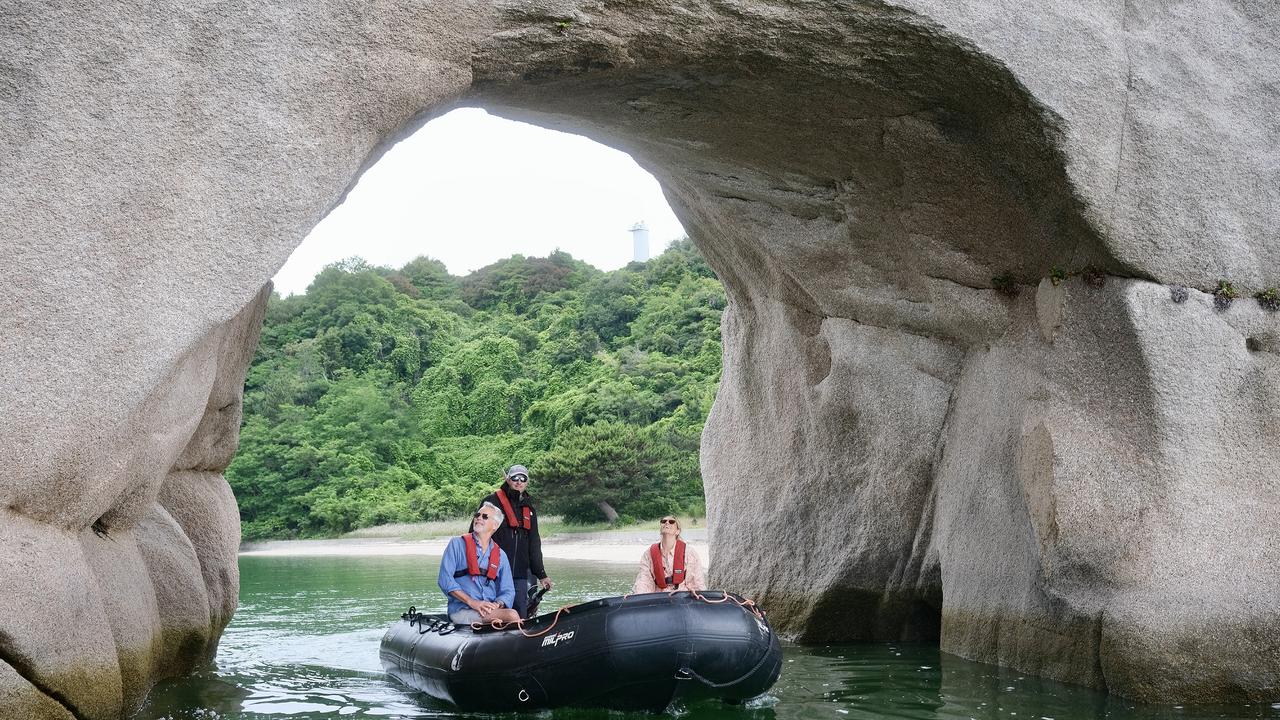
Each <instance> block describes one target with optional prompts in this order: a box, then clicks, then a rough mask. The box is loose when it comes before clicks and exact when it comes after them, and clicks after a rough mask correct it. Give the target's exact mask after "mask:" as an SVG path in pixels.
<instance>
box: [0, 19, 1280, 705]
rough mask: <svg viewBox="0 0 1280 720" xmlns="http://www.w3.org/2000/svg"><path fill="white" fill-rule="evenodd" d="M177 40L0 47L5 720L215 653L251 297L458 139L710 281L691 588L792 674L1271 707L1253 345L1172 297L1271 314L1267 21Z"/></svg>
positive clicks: (455, 24)
mask: <svg viewBox="0 0 1280 720" xmlns="http://www.w3.org/2000/svg"><path fill="white" fill-rule="evenodd" d="M170 10H171V11H169V12H163V13H162V12H158V11H153V12H151V13H148V14H140V11H130V12H134V14H133V15H129V14H128V13H126V15H124V16H122V15H121V14H120V13H121V11H120V10H118V9H113V8H105V7H104V8H89V7H84V8H78V9H77V10H76V11H74V12H70V11H68V12H64V11H62V10H59V9H57V8H52V7H43V6H41V7H37V6H29V7H24V8H21V9H19V10H18V11H17V12H16V13H15V15H14V18H15V19H14V21H13V22H10V23H7V24H6V25H4V26H3V27H0V38H2V39H3V46H4V47H8V48H12V49H13V51H12V52H11V53H10V54H7V55H6V57H4V58H0V111H3V113H4V115H5V117H6V122H5V123H3V124H0V141H2V142H3V145H4V146H5V147H6V148H7V149H8V152H7V153H5V154H4V155H3V156H2V157H0V175H3V176H4V177H5V178H6V182H5V183H4V184H3V185H0V207H3V208H4V210H3V211H2V212H3V217H4V222H3V224H2V225H0V247H2V248H3V249H4V254H5V260H6V269H7V270H8V272H7V274H6V285H7V289H8V290H9V292H7V293H5V296H4V299H3V301H2V302H3V313H0V362H2V363H3V366H4V367H5V368H6V370H7V372H6V373H5V374H4V376H3V380H2V381H0V384H2V386H3V392H2V393H0V398H3V400H2V401H0V402H3V406H0V415H2V416H3V417H4V418H5V423H4V425H3V428H2V429H0V500H3V501H4V502H3V503H0V508H3V509H2V510H0V537H2V538H3V542H2V543H0V547H2V548H4V549H3V550H0V556H3V557H4V558H5V563H4V564H3V565H0V574H2V575H3V582H0V600H2V602H0V606H3V607H6V608H12V609H13V611H11V612H10V613H8V614H7V617H6V618H5V619H4V620H3V621H0V705H3V706H5V707H19V706H21V707H30V708H32V711H33V712H38V713H43V714H45V715H46V716H48V717H68V716H73V717H79V718H110V717H117V716H119V715H121V714H122V713H127V712H128V711H129V710H130V709H131V708H133V707H135V706H136V705H137V703H138V702H140V700H141V698H142V696H143V694H144V693H145V692H146V689H147V688H148V687H149V686H150V684H151V683H152V682H153V681H154V680H155V679H156V678H158V677H161V676H163V675H165V674H168V673H172V672H181V671H183V670H184V669H185V668H187V667H190V665H191V663H193V662H195V661H196V660H197V659H198V658H199V657H201V656H202V655H203V654H204V653H207V652H210V651H211V649H212V647H213V646H214V644H215V643H216V639H217V636H218V634H219V633H220V631H221V628H222V626H223V625H224V624H225V622H226V621H227V620H228V619H229V617H230V613H231V611H232V610H233V609H234V604H235V592H234V589H235V585H236V579H235V554H234V548H235V540H236V537H235V535H236V532H237V531H236V525H235V508H234V500H233V499H232V498H231V497H230V494H229V492H227V491H226V487H225V482H223V481H222V480H221V478H220V475H219V473H220V472H221V470H222V469H223V468H225V466H226V464H227V462H229V460H230V457H231V453H232V452H233V450H234V428H235V427H237V426H238V421H239V409H238V403H239V395H238V388H239V386H240V384H241V383H242V380H243V371H244V367H245V365H246V364H247V362H248V358H249V356H250V353H251V350H252V346H253V344H254V342H255V338H256V327H257V324H258V323H259V322H260V314H261V311H262V305H263V295H262V292H261V290H260V286H261V283H262V282H263V281H265V280H266V278H269V277H270V276H271V275H272V274H273V272H274V270H275V269H276V268H277V267H278V266H279V265H280V264H281V263H282V262H283V260H284V258H285V257H286V256H287V255H288V253H289V251H290V250H291V249H292V247H293V246H294V245H295V244H296V243H298V242H300V241H301V239H302V237H303V236H304V235H305V233H306V232H307V230H308V229H309V228H310V227H311V226H312V225H314V224H315V222H317V221H318V220H319V219H320V217H322V216H323V215H324V213H325V212H327V210H328V209H329V208H330V207H332V206H333V205H335V204H336V203H337V202H339V201H340V199H341V196H342V194H343V192H344V189H345V188H346V187H348V185H349V184H350V183H351V182H352V181H353V177H354V176H355V175H357V174H358V172H359V169H360V168H361V167H362V166H363V165H367V164H368V163H370V162H372V161H373V160H374V159H376V157H377V156H378V155H379V154H380V148H385V147H386V146H387V145H388V144H389V143H390V142H392V141H394V140H395V139H396V138H397V137H398V136H399V135H400V134H401V133H404V132H406V131H407V130H408V129H411V128H412V127H414V126H415V125H416V123H420V122H422V121H424V120H425V119H427V118H428V117H430V116H432V115H433V114H435V113H439V112H443V111H445V110H447V109H448V108H450V107H452V106H455V105H457V104H459V103H463V102H465V103H467V104H479V105H481V106H483V107H486V108H488V109H491V110H493V111H495V112H498V113H499V114H505V115H509V116H513V117H518V118H521V119H527V120H531V121H533V122H536V123H539V124H542V125H546V126H550V127H555V128H561V129H571V130H575V131H578V132H582V133H584V134H588V135H590V136H592V137H595V138H596V139H600V140H602V141H604V142H607V143H609V144H611V145H614V146H616V147H620V148H622V149H624V150H627V151H629V152H631V153H633V155H635V157H636V158H637V159H638V160H639V161H640V162H641V163H642V164H643V165H646V166H647V167H649V169H651V170H653V171H654V172H655V174H657V175H658V177H659V179H660V180H661V181H662V182H663V183H664V187H665V188H666V189H667V191H668V194H669V197H670V199H671V200H672V202H673V205H674V206H675V207H676V209H677V212H678V213H679V214H680V215H681V217H682V219H683V220H684V221H685V224H686V227H690V228H691V229H692V232H693V234H694V238H695V240H696V241H697V242H698V244H699V246H700V247H701V248H702V249H703V250H704V252H705V253H706V254H707V256H708V258H709V259H710V261H711V262H712V264H713V266H714V267H715V268H716V270H717V272H718V273H719V274H720V275H721V278H722V279H723V280H724V281H725V284H726V287H727V289H728V291H729V296H730V307H729V309H728V311H727V313H726V318H725V330H724V333H725V374H724V381H723V383H722V388H721V393H720V396H719V397H718V399H717V402H716V405H715V408H714V409H713V412H712V417H711V419H710V420H709V422H708V427H707V432H706V434H705V436H704V440H703V469H704V475H705V477H706V479H707V487H708V494H709V498H708V500H709V509H710V512H711V518H710V520H711V523H712V528H713V533H714V536H713V542H714V543H715V544H716V551H717V554H718V562H717V573H719V576H720V577H719V578H718V579H719V581H721V582H724V583H726V584H731V585H734V586H737V587H741V588H743V589H744V590H747V591H749V592H753V593H756V594H758V595H759V596H760V598H761V599H762V600H763V601H764V602H765V603H767V604H768V606H770V607H771V608H773V609H774V614H775V617H776V618H777V619H778V620H779V621H780V624H781V625H782V626H784V627H786V628H787V629H788V630H789V631H791V632H793V633H796V634H798V635H800V636H802V637H805V638H810V639H822V638H830V639H862V638H889V637H935V636H936V637H939V638H940V641H941V643H942V646H943V648H944V649H945V650H948V651H951V652H954V653H957V654H960V655H963V656H967V657H971V658H975V659H979V660H986V661H991V662H998V663H1001V664H1005V665H1010V666H1013V667H1017V668H1019V669H1022V670H1025V671H1028V672H1034V673H1040V674H1044V675H1048V676H1051V677H1056V678H1060V679H1066V680H1071V681H1076V682H1082V683H1087V684H1092V685H1095V686H1101V687H1107V688H1110V689H1112V690H1115V691H1118V692H1121V693H1124V694H1127V695H1130V696H1133V697H1139V698H1174V697H1177V698H1180V699H1184V700H1189V701H1196V700H1212V699H1238V698H1249V699H1267V700H1274V699H1276V697H1275V694H1276V690H1275V688H1276V687H1278V686H1280V657H1278V656H1277V653H1276V650H1275V648H1276V646H1277V643H1278V642H1280V638H1278V637H1277V632H1280V631H1278V630H1277V627H1278V626H1280V625H1278V623H1277V618H1278V617H1280V607H1278V606H1277V600H1276V598H1277V597H1280V593H1277V592H1276V591H1277V590H1278V589H1280V588H1277V587H1276V583H1277V580H1276V578H1277V577H1280V573H1277V572H1276V571H1277V569H1280V550H1278V545H1280V543H1277V542H1276V537H1277V535H1276V523H1275V520H1274V517H1275V512H1274V511H1275V510H1276V505H1277V495H1278V494H1280V486H1278V485H1277V483H1278V482H1280V481H1278V480H1277V476H1278V473H1277V470H1278V469H1280V450H1278V448H1280V442H1277V441H1278V440H1280V437H1278V431H1277V427H1280V423H1277V420H1280V414H1278V413H1280V410H1277V408H1278V407H1280V403H1278V402H1277V401H1278V400H1280V397H1277V395H1278V394H1280V393H1278V391H1277V390H1276V388H1277V387H1280V385H1278V384H1277V382H1276V381H1277V379H1280V359H1277V357H1276V355H1275V353H1272V352H1267V351H1266V348H1268V347H1272V346H1274V345H1275V343H1274V342H1261V341H1258V338H1272V339H1274V337H1275V336H1277V335H1280V329H1278V326H1277V320H1276V316H1275V315H1273V314H1269V313H1266V312H1264V311H1263V310H1262V309H1260V308H1258V307H1257V306H1256V305H1254V304H1252V303H1251V302H1247V301H1243V300H1242V301H1238V302H1237V303H1236V305H1235V306H1233V307H1232V308H1231V309H1230V310H1229V311H1227V312H1217V311H1215V310H1213V308H1212V303H1211V302H1210V298H1209V296H1208V295H1206V294H1204V293H1201V292H1196V291H1192V292H1191V293H1190V294H1189V295H1190V300H1189V301H1187V302H1182V303H1177V302H1174V301H1173V300H1172V299H1171V298H1170V294H1169V291H1168V289H1167V288H1165V287H1164V286H1163V285H1161V283H1181V284H1187V285H1191V286H1193V287H1200V288H1203V289H1207V288H1210V287H1212V285H1213V284H1214V283H1215V282H1216V280H1217V279H1218V278H1220V277H1229V278H1230V279H1232V280H1234V281H1236V282H1237V283H1238V284H1240V285H1242V286H1245V287H1249V288H1261V287H1264V286H1266V285H1269V284H1275V283H1276V282H1280V277H1278V276H1280V243H1276V242H1275V239H1274V237H1271V236H1269V235H1268V232H1269V228H1270V227H1271V226H1273V225H1274V222H1275V219H1276V218H1275V208H1276V207H1277V206H1278V203H1277V202H1276V201H1277V200H1280V182H1277V180H1280V177H1278V176H1280V170H1278V169H1277V167H1276V165H1275V163H1274V162H1271V161H1269V160H1268V158H1270V157H1271V156H1270V155H1269V154H1268V153H1270V152H1272V149H1273V148H1274V146H1275V139H1276V138H1277V137H1280V121H1278V120H1277V119H1276V118H1277V117H1280V114H1277V113H1276V112H1275V109H1276V105H1277V98H1276V94H1275V90H1274V87H1273V86H1272V85H1271V84H1270V82H1271V81H1270V78H1272V77H1274V76H1275V74H1276V71H1277V70H1280V67H1278V66H1280V53H1277V51H1276V48H1277V45H1278V44H1280V43H1278V42H1277V36H1276V34H1275V30H1274V28H1275V27H1276V22H1275V21H1276V16H1275V12H1274V11H1273V10H1271V9H1262V8H1261V6H1255V5H1253V4H1250V3H1243V2H1232V1H1229V0H1216V1H1215V2H1211V3H1202V4H1200V5H1199V6H1197V7H1196V8H1187V7H1179V8H1161V9H1150V10H1141V9H1131V8H1129V7H1128V6H1124V5H1121V6H1116V4H1115V3H1111V4H1107V5H1105V6H1104V5H1103V4H1101V3H1095V2H1092V0H1077V1H1076V2H1074V3H1071V4H1070V5H1069V6H1062V5H1061V4H1059V5H1056V6H1053V7H1045V8H1032V7H1027V8H1018V9H1016V10H1010V9H1008V8H1005V7H1003V6H999V5H997V4H996V3H987V4H978V5H972V4H971V5H970V6H966V7H964V8H959V7H951V4H949V3H940V2H936V1H935V0H904V1H903V2H898V3H895V4H888V3H881V2H860V3H854V4H849V3H836V2H814V3H800V2H767V1H763V0H762V1H758V2H756V1H753V2H741V3H739V2H728V1H727V0H691V1H689V2H681V3H673V4H670V5H665V6H660V7H654V6H651V5H649V4H647V3H637V2H628V1H625V0H623V1H620V2H607V3H596V2H532V3H517V2H466V3H458V4H437V5H434V6H427V7H422V6H410V5H407V4H406V5H404V6H366V5H350V4H343V3H336V2H334V3H306V4H287V3H286V4H284V5H278V6H273V7H271V8H262V7H254V6H247V5H243V4H238V3H234V2H232V3H222V4H218V5H211V6H198V7H189V6H181V7H179V6H174V7H172V8H171V9H170ZM1215 38H1216V39H1217V40H1215ZM1224 38H1225V39H1228V40H1229V41H1230V42H1226V41H1223V39H1224ZM1219 41H1222V42H1219ZM1223 47H1229V48H1230V50H1229V51H1224V50H1222V48H1223ZM1060 274H1061V275H1069V277H1066V278H1063V279H1061V282H1054V281H1050V280H1049V279H1048V278H1049V277H1050V276H1056V275H1060ZM1057 279H1058V278H1056V277H1055V280H1057ZM1015 290H1017V291H1018V292H1017V294H1016V296H1014V294H1013V291H1015ZM1246 337H1247V338H1253V339H1254V340H1255V341H1256V342H1254V343H1253V344H1252V345H1246V343H1245V341H1244V338H1246ZM1252 348H1258V349H1252ZM832 546H834V547H835V550H834V551H833V550H831V549H830V548H831V547H832ZM193 597H199V598H202V599H203V602H192V601H191V598H193ZM51 617H81V618H93V622H87V623H83V624H80V625H78V626H75V627H66V628H62V629H60V630H59V631H58V632H57V634H55V633H54V632H53V631H51V630H50V624H49V619H50V618H51Z"/></svg>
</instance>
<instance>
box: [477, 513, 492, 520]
mask: <svg viewBox="0 0 1280 720" xmlns="http://www.w3.org/2000/svg"><path fill="white" fill-rule="evenodd" d="M475 519H476V520H488V519H489V513H476V515H475Z"/></svg>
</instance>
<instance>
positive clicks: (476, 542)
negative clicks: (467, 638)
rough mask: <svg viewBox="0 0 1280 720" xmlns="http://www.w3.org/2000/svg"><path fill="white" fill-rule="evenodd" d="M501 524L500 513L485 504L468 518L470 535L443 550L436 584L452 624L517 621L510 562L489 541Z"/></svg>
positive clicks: (451, 543)
mask: <svg viewBox="0 0 1280 720" xmlns="http://www.w3.org/2000/svg"><path fill="white" fill-rule="evenodd" d="M502 521H503V517H502V511H501V510H499V509H498V508H497V507H496V506H495V505H493V504H492V503H485V504H484V505H481V506H480V509H479V510H477V511H476V514H475V517H474V518H472V522H471V532H470V533H469V534H467V535H462V536H459V537H456V538H453V539H452V540H450V541H449V545H448V546H447V547H446V548H445V549H444V557H443V558H441V559H440V578H439V584H440V590H441V592H443V593H444V594H445V595H446V596H448V598H449V619H450V620H452V621H453V622H455V623H458V624H460V625H465V624H470V623H474V622H485V623H487V622H492V621H494V620H501V621H502V622H517V621H519V620H520V616H519V615H518V614H517V613H516V611H515V610H512V609H511V606H512V601H514V600H515V596H516V591H515V585H514V584H513V583H512V580H511V562H510V561H509V560H507V554H506V553H505V552H503V551H502V548H500V547H498V544H497V543H496V542H494V541H493V533H494V531H495V530H497V529H498V527H499V526H500V525H501V524H502Z"/></svg>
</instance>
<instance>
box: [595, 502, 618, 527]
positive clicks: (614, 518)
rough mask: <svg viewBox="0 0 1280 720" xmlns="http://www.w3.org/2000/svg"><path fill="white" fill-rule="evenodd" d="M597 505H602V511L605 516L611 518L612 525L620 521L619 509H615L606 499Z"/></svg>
mask: <svg viewBox="0 0 1280 720" xmlns="http://www.w3.org/2000/svg"><path fill="white" fill-rule="evenodd" d="M597 505H599V507H600V512H602V513H604V516H605V517H606V518H608V519H609V524H610V525H612V524H614V523H616V522H618V511H617V510H614V509H613V506H612V505H610V504H609V503H607V502H605V501H604V500H601V501H600V502H599V503H597Z"/></svg>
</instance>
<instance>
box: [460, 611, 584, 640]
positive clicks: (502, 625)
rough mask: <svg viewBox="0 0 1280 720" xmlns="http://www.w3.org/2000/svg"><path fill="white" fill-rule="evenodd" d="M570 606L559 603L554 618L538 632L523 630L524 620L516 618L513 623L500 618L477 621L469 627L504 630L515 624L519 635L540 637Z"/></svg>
mask: <svg viewBox="0 0 1280 720" xmlns="http://www.w3.org/2000/svg"><path fill="white" fill-rule="evenodd" d="M570 607H572V606H571V605H561V606H560V609H559V610H556V616H555V617H554V618H552V620H551V624H550V625H548V626H547V627H546V628H545V629H543V630H540V631H538V632H536V633H529V632H525V630H524V620H517V621H515V622H513V623H508V622H503V621H501V620H491V621H489V622H488V623H482V622H478V623H471V629H472V630H483V629H484V628H486V627H490V628H493V629H494V630H506V629H508V628H510V627H512V626H515V629H517V630H519V631H520V634H521V635H523V636H525V637H527V638H536V637H542V636H543V635H546V634H547V633H549V632H551V629H552V628H554V627H555V626H556V623H558V622H560V613H564V614H566V615H568V614H569V608H570Z"/></svg>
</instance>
